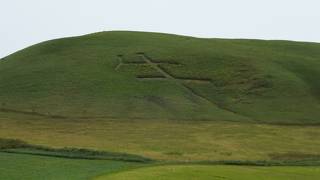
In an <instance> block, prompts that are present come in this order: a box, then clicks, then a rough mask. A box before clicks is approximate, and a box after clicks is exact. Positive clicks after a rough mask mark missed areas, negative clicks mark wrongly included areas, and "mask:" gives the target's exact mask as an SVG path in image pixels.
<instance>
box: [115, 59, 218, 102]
mask: <svg viewBox="0 0 320 180" xmlns="http://www.w3.org/2000/svg"><path fill="white" fill-rule="evenodd" d="M137 55H139V56H140V57H141V58H142V59H143V62H123V59H122V58H123V57H122V55H119V56H118V58H119V64H118V65H117V67H116V68H115V70H118V69H119V68H120V67H121V66H122V65H138V64H147V65H149V66H150V67H151V68H153V69H154V70H156V71H158V72H159V73H160V74H161V75H163V77H139V76H138V77H137V79H141V80H171V81H173V82H175V83H176V84H178V85H180V86H182V87H183V88H184V89H185V90H187V91H188V92H189V93H190V94H192V95H193V96H195V97H197V98H199V99H202V100H204V101H206V102H209V103H211V104H215V103H214V102H212V101H211V100H209V99H208V98H206V97H205V96H203V95H201V94H199V93H197V92H196V91H195V90H193V89H192V88H191V87H189V86H187V85H186V83H190V82H191V83H211V80H210V79H200V78H179V77H174V76H173V75H171V74H170V73H169V72H167V71H166V70H165V69H163V68H162V67H161V66H160V65H161V64H171V65H180V64H179V63H175V62H154V61H153V60H152V59H151V58H149V57H148V56H146V55H145V54H144V53H137ZM215 105H216V104H215Z"/></svg>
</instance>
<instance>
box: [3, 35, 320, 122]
mask: <svg viewBox="0 0 320 180" xmlns="http://www.w3.org/2000/svg"><path fill="white" fill-rule="evenodd" d="M319 77H320V44H316V43H302V42H289V41H261V40H225V39H200V38H193V37H186V36H177V35H168V34H159V33H144V32H101V33H95V34H90V35H86V36H81V37H72V38H64V39H58V40H53V41H48V42H43V43H40V44H37V45H34V46H31V47H29V48H26V49H24V50H22V51H19V52H17V53H14V54H12V55H10V56H8V57H5V58H3V59H2V60H1V61H0V109H1V111H2V112H11V113H12V112H13V113H20V114H30V115H35V116H45V117H54V118H84V119H92V118H99V117H101V118H115V119H128V118H129V119H130V118H136V119H140V118H141V119H175V120H191V119H192V120H232V121H248V122H250V121H257V122H264V123H292V124H299V123H300V124H315V123H320V81H319Z"/></svg>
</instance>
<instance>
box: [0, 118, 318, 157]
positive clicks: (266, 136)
mask: <svg viewBox="0 0 320 180" xmlns="http://www.w3.org/2000/svg"><path fill="white" fill-rule="evenodd" d="M0 129H1V131H0V138H11V139H12V138H15V139H21V140H23V141H26V142H28V143H32V144H37V145H45V146H49V147H78V148H88V149H97V150H105V151H108V152H125V153H130V154H137V155H142V156H145V157H149V158H153V159H157V160H169V161H176V160H179V161H197V160H294V159H305V158H319V157H320V154H319V152H320V141H319V137H320V126H301V125H300V126H292V125H291V126H284V125H267V124H249V123H241V122H223V121H173V120H106V119H100V120H99V119H87V120H74V119H68V120H64V119H62V120H60V119H48V118H43V117H40V118H35V117H33V116H17V115H16V114H8V113H6V114H0Z"/></svg>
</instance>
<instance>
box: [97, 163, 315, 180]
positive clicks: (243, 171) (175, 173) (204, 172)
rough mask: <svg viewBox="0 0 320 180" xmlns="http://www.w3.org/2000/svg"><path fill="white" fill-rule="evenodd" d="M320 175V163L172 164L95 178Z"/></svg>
mask: <svg viewBox="0 0 320 180" xmlns="http://www.w3.org/2000/svg"><path fill="white" fill-rule="evenodd" d="M319 178H320V167H252V166H201V165H180V166H175V165H171V166H170V165H169V166H156V167H147V168H139V169H135V170H130V171H125V172H119V173H114V174H111V175H104V176H100V177H98V178H96V179H95V180H109V179H112V180H120V179H121V180H123V179H132V180H148V179H156V180H160V179H166V180H198V179H201V180H221V179H236V180H271V179H272V180H302V179H304V180H316V179H319Z"/></svg>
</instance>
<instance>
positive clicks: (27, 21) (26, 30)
mask: <svg viewBox="0 0 320 180" xmlns="http://www.w3.org/2000/svg"><path fill="white" fill-rule="evenodd" d="M109 30H136V31H155V32H165V33H174V34H183V35H191V36H197V37H217V38H254V39H286V40H297V41H314V42H320V1H319V0H50V1H49V0H26V1H24V0H1V1H0V57H4V56H6V55H8V54H10V53H13V52H15V51H17V50H20V49H22V48H25V47H27V46H30V45H32V44H35V43H39V42H42V41H45V40H49V39H54V38H60V37H66V36H77V35H83V34H88V33H93V32H97V31H109Z"/></svg>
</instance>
